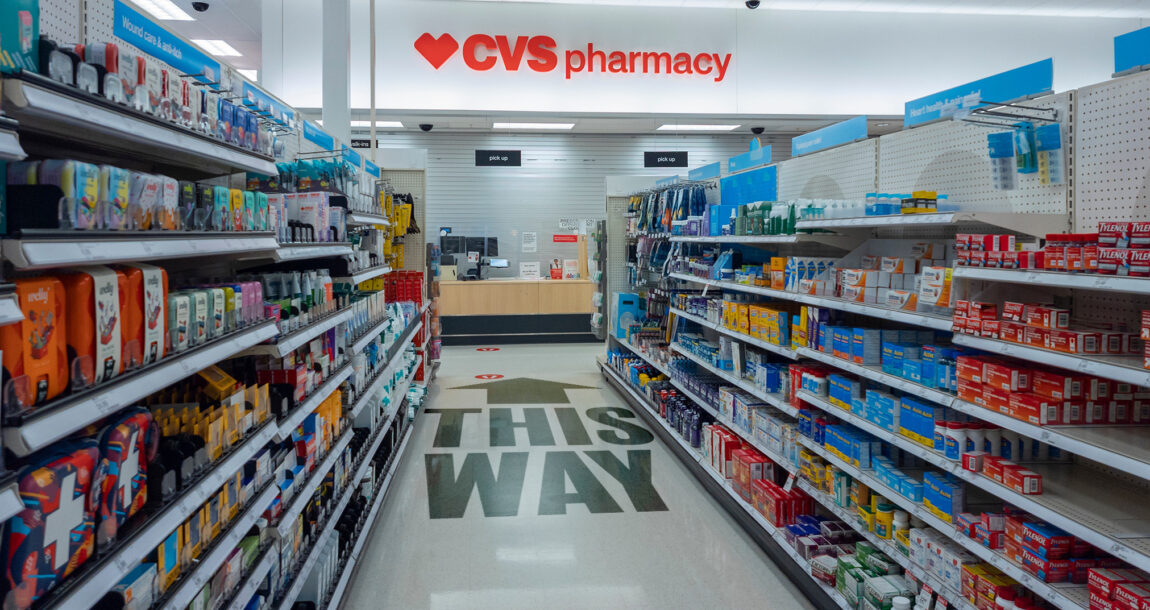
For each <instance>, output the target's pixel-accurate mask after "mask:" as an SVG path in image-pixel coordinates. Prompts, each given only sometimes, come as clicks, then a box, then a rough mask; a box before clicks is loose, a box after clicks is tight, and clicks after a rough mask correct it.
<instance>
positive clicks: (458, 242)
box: [439, 235, 467, 255]
mask: <svg viewBox="0 0 1150 610" xmlns="http://www.w3.org/2000/svg"><path fill="white" fill-rule="evenodd" d="M439 249H440V250H441V251H442V253H443V254H445V255H446V254H459V253H460V252H462V253H464V254H466V253H467V238H466V237H464V236H462V235H444V236H443V237H440V238H439Z"/></svg>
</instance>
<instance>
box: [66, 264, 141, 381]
mask: <svg viewBox="0 0 1150 610" xmlns="http://www.w3.org/2000/svg"><path fill="white" fill-rule="evenodd" d="M60 281H62V282H63V283H64V289H65V290H67V291H68V357H69V359H70V360H71V361H72V364H71V367H72V368H71V372H72V374H73V375H79V376H80V382H81V383H82V384H83V385H91V384H94V383H101V382H104V381H107V380H109V379H111V378H113V377H115V376H116V375H119V374H120V373H121V372H123V370H124V344H125V343H127V342H128V340H129V339H130V338H129V337H125V336H124V323H123V322H124V308H123V303H122V302H121V300H120V295H121V294H126V293H127V290H128V284H127V278H126V277H125V276H124V274H123V273H122V272H119V271H116V270H114V269H111V268H109V267H103V266H91V267H79V268H77V269H76V270H75V271H74V272H72V273H67V274H64V275H62V276H60Z"/></svg>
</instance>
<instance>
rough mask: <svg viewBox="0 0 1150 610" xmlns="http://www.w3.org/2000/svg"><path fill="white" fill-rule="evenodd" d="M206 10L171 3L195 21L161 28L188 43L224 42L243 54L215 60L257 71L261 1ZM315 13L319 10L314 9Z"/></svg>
mask: <svg viewBox="0 0 1150 610" xmlns="http://www.w3.org/2000/svg"><path fill="white" fill-rule="evenodd" d="M206 1H207V2H208V5H209V7H208V10H207V11H205V12H203V13H200V12H198V11H196V10H195V9H193V8H192V0H172V2H174V3H175V4H176V6H179V7H180V8H181V9H183V10H184V12H185V13H187V14H189V15H191V16H192V19H194V20H195V21H165V22H164V27H166V28H168V29H169V30H172V31H173V32H175V33H177V34H179V35H180V36H183V37H184V38H186V39H188V40H223V41H225V42H227V43H228V44H230V45H232V46H233V47H235V48H236V50H237V51H239V52H240V53H242V55H241V56H239V57H217V58H216V59H218V60H220V61H222V62H224V63H227V64H230V65H231V66H232V67H235V68H245V69H251V70H258V69H259V67H260V4H262V3H261V2H260V0H206ZM316 10H317V11H318V10H319V8H318V7H317V9H316Z"/></svg>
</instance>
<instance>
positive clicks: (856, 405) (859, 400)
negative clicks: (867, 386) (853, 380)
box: [851, 396, 867, 417]
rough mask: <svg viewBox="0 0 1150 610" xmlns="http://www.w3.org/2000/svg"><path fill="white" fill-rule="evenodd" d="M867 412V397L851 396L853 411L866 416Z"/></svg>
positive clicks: (860, 415)
mask: <svg viewBox="0 0 1150 610" xmlns="http://www.w3.org/2000/svg"><path fill="white" fill-rule="evenodd" d="M866 412H867V408H866V398H863V397H861V396H860V397H856V398H851V413H854V414H856V415H858V416H859V417H866Z"/></svg>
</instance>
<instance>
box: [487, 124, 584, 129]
mask: <svg viewBox="0 0 1150 610" xmlns="http://www.w3.org/2000/svg"><path fill="white" fill-rule="evenodd" d="M492 127H493V128H494V129H574V128H575V123H495V124H494V125H492Z"/></svg>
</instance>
